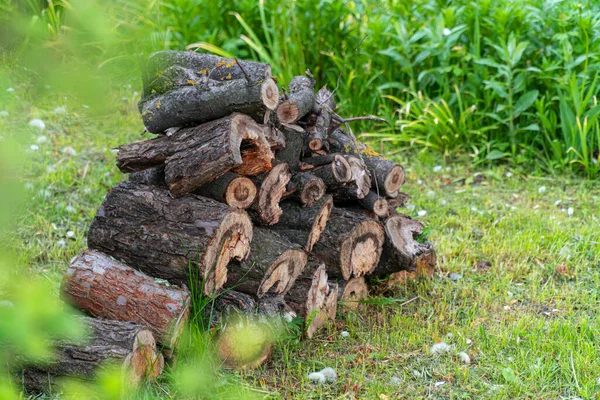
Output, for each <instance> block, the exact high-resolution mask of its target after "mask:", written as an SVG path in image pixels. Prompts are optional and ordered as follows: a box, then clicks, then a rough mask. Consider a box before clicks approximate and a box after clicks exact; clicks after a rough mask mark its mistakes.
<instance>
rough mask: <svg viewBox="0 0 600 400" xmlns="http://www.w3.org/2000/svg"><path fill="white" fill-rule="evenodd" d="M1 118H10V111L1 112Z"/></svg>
mask: <svg viewBox="0 0 600 400" xmlns="http://www.w3.org/2000/svg"><path fill="white" fill-rule="evenodd" d="M0 117H8V111H4V110H3V111H0Z"/></svg>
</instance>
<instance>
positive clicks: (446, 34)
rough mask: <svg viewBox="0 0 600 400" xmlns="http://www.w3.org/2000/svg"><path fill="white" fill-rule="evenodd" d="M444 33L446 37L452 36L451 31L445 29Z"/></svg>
mask: <svg viewBox="0 0 600 400" xmlns="http://www.w3.org/2000/svg"><path fill="white" fill-rule="evenodd" d="M442 33H443V34H444V36H448V35H449V34H451V33H452V32H451V31H450V29H448V28H444V30H443V31H442Z"/></svg>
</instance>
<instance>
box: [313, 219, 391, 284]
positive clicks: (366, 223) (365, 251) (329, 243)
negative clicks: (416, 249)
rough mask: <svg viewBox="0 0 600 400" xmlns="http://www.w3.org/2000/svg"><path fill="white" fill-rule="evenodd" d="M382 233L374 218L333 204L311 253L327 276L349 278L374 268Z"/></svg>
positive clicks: (362, 274) (367, 272)
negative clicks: (322, 262)
mask: <svg viewBox="0 0 600 400" xmlns="http://www.w3.org/2000/svg"><path fill="white" fill-rule="evenodd" d="M384 236H385V235H384V230H383V227H382V226H381V224H379V223H378V222H377V221H374V220H372V219H370V218H367V217H365V216H364V215H362V214H358V213H354V212H351V211H346V210H344V209H340V208H336V207H334V208H333V209H332V211H331V215H330V216H329V220H328V221H327V225H326V226H325V230H324V231H323V233H322V234H321V238H320V239H319V241H318V242H317V243H316V244H315V246H314V248H313V253H315V255H316V256H318V257H319V258H321V259H322V260H323V261H324V262H325V264H326V265H327V273H328V274H329V275H330V276H331V277H335V278H343V279H345V280H349V279H350V278H352V277H359V276H364V275H366V274H369V273H371V272H372V271H373V270H374V269H375V267H376V266H377V263H378V262H379V257H380V256H381V250H382V247H383V242H384Z"/></svg>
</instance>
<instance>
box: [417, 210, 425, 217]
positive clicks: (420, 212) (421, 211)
mask: <svg viewBox="0 0 600 400" xmlns="http://www.w3.org/2000/svg"><path fill="white" fill-rule="evenodd" d="M425 214H427V211H425V210H420V211H419V212H417V215H418V216H419V217H422V216H424V215H425Z"/></svg>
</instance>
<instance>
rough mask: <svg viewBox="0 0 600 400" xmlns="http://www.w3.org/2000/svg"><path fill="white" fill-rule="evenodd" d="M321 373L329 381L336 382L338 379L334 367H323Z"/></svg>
mask: <svg viewBox="0 0 600 400" xmlns="http://www.w3.org/2000/svg"><path fill="white" fill-rule="evenodd" d="M320 373H321V374H322V375H323V376H324V377H325V379H326V380H327V382H335V381H336V379H337V374H336V373H335V370H334V369H333V368H330V367H327V368H323V369H322V370H321V371H320Z"/></svg>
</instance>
